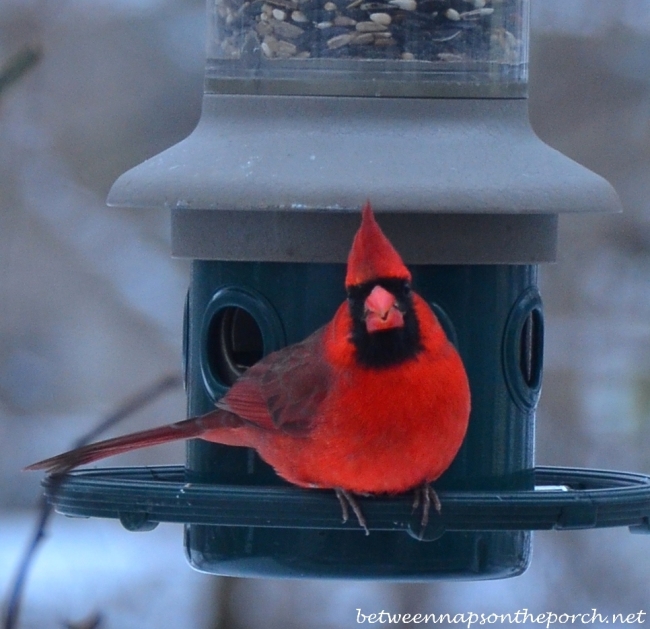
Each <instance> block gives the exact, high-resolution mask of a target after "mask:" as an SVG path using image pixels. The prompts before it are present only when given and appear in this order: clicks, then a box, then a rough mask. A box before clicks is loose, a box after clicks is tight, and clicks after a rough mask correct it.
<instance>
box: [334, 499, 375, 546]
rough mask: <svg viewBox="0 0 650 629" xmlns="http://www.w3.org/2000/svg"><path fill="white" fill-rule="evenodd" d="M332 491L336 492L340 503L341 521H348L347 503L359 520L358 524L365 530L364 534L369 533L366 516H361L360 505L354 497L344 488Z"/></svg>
mask: <svg viewBox="0 0 650 629" xmlns="http://www.w3.org/2000/svg"><path fill="white" fill-rule="evenodd" d="M334 492H335V493H336V497H337V498H338V500H339V504H340V505H341V512H342V515H343V522H347V521H348V517H349V514H350V513H349V511H348V505H349V506H350V507H352V511H353V512H354V515H356V516H357V521H358V522H359V526H361V527H362V528H363V530H364V531H365V532H366V535H370V531H369V530H368V525H367V524H366V518H365V517H364V516H363V512H362V511H361V507H360V506H359V503H358V502H357V501H356V499H355V497H354V496H353V495H352V494H351V493H350V492H349V491H346V490H345V489H339V488H337V489H335V490H334Z"/></svg>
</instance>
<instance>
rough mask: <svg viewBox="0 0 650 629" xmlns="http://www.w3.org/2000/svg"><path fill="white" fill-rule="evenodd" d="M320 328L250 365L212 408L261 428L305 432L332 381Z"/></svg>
mask: <svg viewBox="0 0 650 629" xmlns="http://www.w3.org/2000/svg"><path fill="white" fill-rule="evenodd" d="M323 332H324V328H321V329H320V330H317V331H316V332H314V333H313V334H312V335H311V336H309V337H308V338H306V339H305V340H304V341H302V342H301V343H296V344H294V345H290V346H288V347H285V348H284V349H281V350H279V351H277V352H273V353H272V354H269V355H268V356H266V357H265V358H263V359H262V360H261V361H260V362H258V363H256V364H255V365H253V366H252V367H251V368H250V369H248V370H247V371H246V372H245V373H244V374H243V375H242V376H241V377H240V378H239V380H237V382H235V384H234V385H233V386H232V387H231V389H230V390H229V391H228V393H226V395H224V397H223V398H221V400H219V401H218V402H217V408H220V409H223V410H226V411H229V412H231V413H234V414H235V415H238V416H239V417H241V418H242V419H244V420H245V421H248V422H251V423H254V424H256V425H257V426H259V427H260V428H264V429H267V430H280V431H282V432H288V433H293V434H299V433H306V432H308V431H309V430H310V429H311V427H312V424H313V420H314V418H315V417H316V415H317V411H318V409H319V406H320V405H321V403H322V402H323V400H324V399H325V397H326V396H327V392H328V390H329V389H330V386H331V381H332V370H331V368H330V367H329V366H328V364H327V362H326V360H325V357H324V351H323Z"/></svg>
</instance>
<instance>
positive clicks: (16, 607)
mask: <svg viewBox="0 0 650 629" xmlns="http://www.w3.org/2000/svg"><path fill="white" fill-rule="evenodd" d="M182 382H183V380H182V378H181V377H180V376H178V375H168V376H164V377H163V378H161V379H160V380H158V381H157V382H155V383H154V384H153V385H151V386H149V387H147V388H146V389H144V390H142V391H140V392H139V393H137V394H136V395H134V396H133V397H131V398H129V399H128V400H126V402H124V403H123V404H122V405H120V406H119V407H118V408H117V409H116V410H115V411H114V412H113V413H111V414H110V415H109V416H108V417H106V418H105V419H103V420H102V421H101V422H100V423H99V424H98V425H97V426H96V427H95V428H93V429H92V430H90V431H89V432H88V433H86V434H85V435H83V436H82V437H81V438H80V439H78V440H77V442H76V443H75V444H74V447H75V448H79V447H81V446H84V445H86V444H88V443H90V442H91V441H94V440H95V439H96V438H97V437H98V436H99V435H100V434H101V433H103V432H104V431H106V430H108V429H109V428H111V427H112V426H114V425H116V424H117V423H119V422H121V421H123V420H124V419H126V418H127V417H129V416H130V415H133V414H134V413H136V412H137V411H139V410H141V409H142V408H144V407H145V406H147V405H148V404H151V403H152V402H154V401H155V400H156V399H158V398H159V397H160V396H161V395H163V394H164V393H167V391H169V390H171V389H173V388H175V387H177V386H180V385H181V384H182ZM73 467H75V464H74V463H72V464H71V465H70V466H69V467H68V468H67V469H66V470H64V471H63V472H62V473H61V474H57V475H56V476H55V477H53V481H54V482H53V484H52V496H56V494H57V492H58V490H59V488H60V487H61V484H62V483H63V481H64V480H65V476H66V474H67V473H68V472H69V471H70V470H71V469H72V468H73ZM52 511H53V507H52V505H51V504H50V503H49V502H48V501H47V499H46V498H45V496H43V497H41V501H40V503H39V517H38V520H37V522H36V529H35V531H34V534H33V536H32V538H31V540H30V542H29V544H28V546H27V548H26V550H25V554H24V555H23V557H22V560H21V561H20V563H19V565H18V570H17V572H16V576H15V577H14V581H13V583H12V585H11V588H10V590H9V597H8V601H7V610H6V614H5V618H4V625H3V627H4V629H15V627H16V623H17V622H18V617H19V613H20V604H21V601H22V595H23V589H24V586H25V582H26V580H27V576H28V575H29V570H30V568H31V564H32V561H33V559H34V556H35V555H36V551H37V549H38V546H39V545H40V543H41V541H42V540H43V538H44V537H45V534H46V528H47V523H48V521H49V519H50V516H51V515H52Z"/></svg>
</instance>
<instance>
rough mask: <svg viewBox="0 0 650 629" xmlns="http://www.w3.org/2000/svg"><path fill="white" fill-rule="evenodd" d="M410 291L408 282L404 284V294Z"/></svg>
mask: <svg viewBox="0 0 650 629" xmlns="http://www.w3.org/2000/svg"><path fill="white" fill-rule="evenodd" d="M410 292H411V285H410V284H404V294H405V295H408V294H409V293H410Z"/></svg>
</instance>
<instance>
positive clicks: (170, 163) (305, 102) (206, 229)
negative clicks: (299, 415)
mask: <svg viewBox="0 0 650 629" xmlns="http://www.w3.org/2000/svg"><path fill="white" fill-rule="evenodd" d="M366 199H370V201H371V203H372V205H373V208H374V209H375V211H376V213H377V214H380V215H382V216H381V217H380V219H379V220H380V222H381V224H382V227H383V228H384V230H385V231H386V233H387V235H388V237H389V238H390V239H391V240H392V241H393V243H394V244H395V246H396V247H397V249H398V250H399V251H400V252H401V253H402V254H403V256H404V258H405V261H406V262H407V263H411V264H426V263H436V264H485V263H500V264H509V263H526V264H531V263H532V264H535V263H538V262H547V261H552V260H554V259H555V250H556V243H557V215H558V214H561V213H580V212H617V211H620V209H621V208H620V202H619V200H618V197H617V195H616V193H615V191H614V189H613V188H612V186H611V185H610V184H609V183H607V182H606V181H605V180H604V179H603V178H602V177H599V176H598V175H596V174H594V173H593V172H591V171H589V170H588V169H586V168H584V167H583V166H580V165H579V164H577V163H576V162H574V161H572V160H571V159H569V158H568V157H566V156H564V155H562V154H561V153H560V152H558V151H556V150H554V149H552V148H551V147H549V146H548V145H546V144H544V143H543V142H542V141H541V140H540V139H539V138H538V137H537V136H536V135H535V133H534V132H533V130H532V128H531V126H530V123H529V120H528V111H527V101H526V100H525V99H514V98H495V99H477V98H468V99H456V98H453V99H452V98H436V99H426V98H357V97H344V98H332V97H295V96H254V95H223V94H222V95H218V94H206V95H205V97H204V101H203V114H202V117H201V120H200V122H199V124H198V126H197V128H196V129H195V130H194V132H193V133H192V134H191V135H190V136H189V137H188V138H186V139H185V140H183V141H182V142H179V143H178V144H176V145H175V146H173V147H171V148H169V149H168V150H166V151H163V152H162V153H160V154H159V155H156V156H155V157H152V158H151V159H149V160H147V161H145V162H144V163H142V164H140V165H139V166H136V167H135V168H133V169H131V170H129V171H128V172H126V173H125V174H124V175H122V176H121V177H120V178H119V179H118V180H117V181H116V183H115V184H114V185H113V187H112V189H111V191H110V193H109V197H108V203H109V204H110V205H116V206H124V207H158V208H169V209H170V210H171V215H172V253H173V255H175V256H180V257H190V258H198V259H217V260H263V261H282V262H344V261H345V260H346V257H347V253H348V249H349V246H350V241H351V238H352V235H353V234H354V231H355V230H356V228H357V227H358V222H359V215H358V212H359V208H360V206H361V204H362V203H363V202H364V201H365V200H366Z"/></svg>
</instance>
